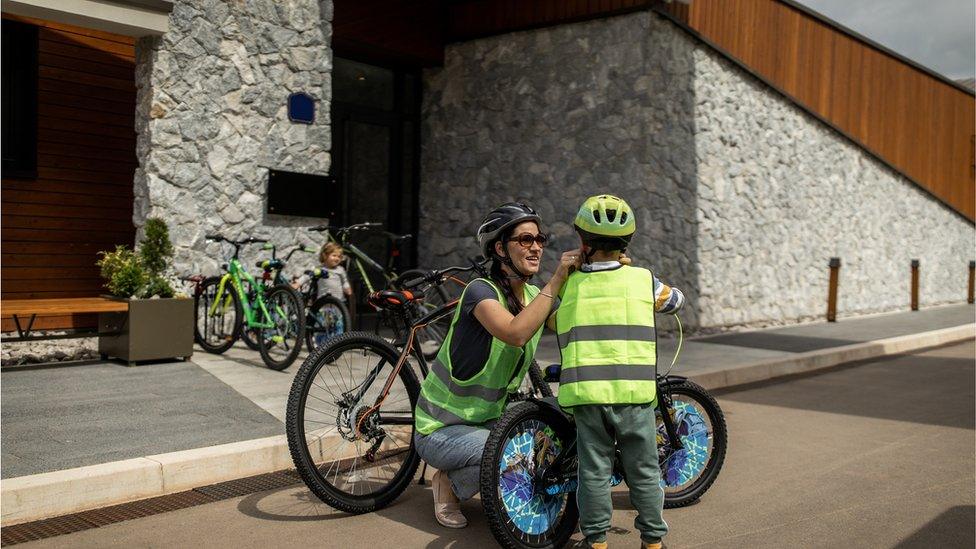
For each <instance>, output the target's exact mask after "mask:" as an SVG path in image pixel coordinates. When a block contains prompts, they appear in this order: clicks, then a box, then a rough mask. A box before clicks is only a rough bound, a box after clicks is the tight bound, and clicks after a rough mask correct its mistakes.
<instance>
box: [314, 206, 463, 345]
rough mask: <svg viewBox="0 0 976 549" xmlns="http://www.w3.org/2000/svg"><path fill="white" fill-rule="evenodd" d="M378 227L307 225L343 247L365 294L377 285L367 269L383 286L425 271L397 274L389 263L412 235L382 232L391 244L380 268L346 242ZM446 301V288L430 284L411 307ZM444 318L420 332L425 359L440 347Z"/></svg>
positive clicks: (432, 306) (435, 305)
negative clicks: (379, 276)
mask: <svg viewBox="0 0 976 549" xmlns="http://www.w3.org/2000/svg"><path fill="white" fill-rule="evenodd" d="M380 226H381V224H380V223H374V222H369V223H357V224H355V225H350V226H348V227H330V226H329V225H319V226H316V227H311V228H309V229H308V230H309V231H313V232H324V233H325V237H326V240H327V241H330V242H335V243H336V244H338V245H339V246H341V247H342V248H343V249H344V250H346V251H347V252H348V253H349V255H350V256H351V257H350V258H348V262H349V265H350V267H354V268H355V271H356V273H357V274H358V275H359V277H360V279H361V280H362V283H363V285H364V286H365V290H366V292H367V295H372V294H373V293H375V292H376V291H377V290H379V289H380V287H378V286H377V285H375V284H374V283H373V280H372V279H371V278H370V276H369V272H368V270H367V267H368V268H369V270H372V271H376V272H378V273H380V275H381V276H382V277H383V287H392V288H400V287H402V286H403V284H404V283H405V282H406V281H408V280H413V279H418V278H421V277H423V276H424V275H425V274H426V271H423V270H421V269H408V270H405V271H403V272H401V273H397V272H396V271H395V270H394V268H393V263H394V260H395V258H396V257H397V256H398V255H399V253H398V246H399V245H401V244H403V243H405V242H406V241H407V240H409V239H411V238H413V236H412V235H409V234H406V235H396V234H393V233H389V232H385V231H384V233H383V234H384V235H385V236H386V237H387V238H389V239H390V241H391V243H392V247H391V252H390V256H389V258H388V260H387V264H386V266H385V267H384V266H383V265H380V264H379V262H377V261H376V260H374V259H373V258H371V257H370V256H369V255H368V254H366V252H364V251H363V250H362V249H360V248H359V247H358V246H356V245H355V244H353V243H352V242H350V240H349V238H350V234H352V233H355V232H358V231H368V230H374V229H377V228H379V227H380ZM348 270H349V271H350V272H352V271H353V269H352V268H349V269H348ZM448 301H450V298H449V295H448V293H447V291H446V290H445V289H444V288H443V287H441V285H432V286H431V287H430V288H428V289H427V290H426V291H425V294H424V299H423V300H422V301H417V302H415V303H413V304H412V305H411V306H412V307H415V308H418V311H417V313H418V314H419V313H421V311H420V309H424V310H426V312H431V311H433V310H435V309H437V308H438V307H440V306H441V305H443V304H445V303H447V302H448ZM384 320H385V321H386V323H387V324H388V325H390V327H392V328H394V329H396V328H397V326H396V323H395V322H392V321H390V320H389V319H384ZM448 324H449V323H447V322H446V321H441V322H435V323H433V324H431V325H429V326H427V327H425V328H424V330H423V331H422V332H421V334H420V335H421V348H422V349H423V352H424V356H425V358H427V359H428V360H433V359H434V357H436V356H437V351H438V350H440V345H441V343H442V342H443V341H444V338H445V337H447V329H448V327H449V325H448Z"/></svg>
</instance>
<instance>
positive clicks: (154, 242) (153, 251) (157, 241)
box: [139, 217, 173, 291]
mask: <svg viewBox="0 0 976 549" xmlns="http://www.w3.org/2000/svg"><path fill="white" fill-rule="evenodd" d="M143 229H144V231H145V237H144V238H143V239H142V242H140V243H139V255H140V256H141V257H142V264H143V265H144V266H145V267H146V271H148V272H149V274H150V275H151V276H161V275H162V274H163V271H165V270H166V266H167V264H168V263H169V259H170V258H171V257H173V245H172V244H171V243H170V241H169V228H168V227H166V222H165V221H163V220H162V219H159V218H158V217H151V218H149V219H147V220H146V226H145V227H144V228H143ZM170 291H172V290H170Z"/></svg>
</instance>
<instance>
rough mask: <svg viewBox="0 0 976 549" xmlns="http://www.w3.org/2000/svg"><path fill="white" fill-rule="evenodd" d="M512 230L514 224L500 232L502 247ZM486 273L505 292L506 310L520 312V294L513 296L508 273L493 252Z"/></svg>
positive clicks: (521, 307) (513, 291) (514, 312)
mask: <svg viewBox="0 0 976 549" xmlns="http://www.w3.org/2000/svg"><path fill="white" fill-rule="evenodd" d="M537 224H538V223H537ZM514 231H515V226H512V227H509V228H508V229H507V230H505V231H504V232H503V233H502V235H501V238H500V239H499V241H500V242H501V243H502V247H504V246H505V244H506V242H507V241H508V239H509V238H511V236H512V233H513V232H514ZM492 246H494V244H492ZM506 254H507V251H506ZM488 274H490V275H491V279H492V281H494V282H495V283H496V284H498V285H499V286H500V287H501V289H502V292H503V293H504V294H505V300H506V301H508V312H510V313H512V314H513V315H517V314H519V313H521V312H522V309H523V308H524V307H523V306H522V298H521V296H519V297H516V296H515V290H513V289H512V283H511V280H510V279H509V275H508V274H506V273H505V271H503V270H502V262H501V260H499V259H498V257H497V256H496V255H495V254H492V258H491V267H490V269H489V273H488Z"/></svg>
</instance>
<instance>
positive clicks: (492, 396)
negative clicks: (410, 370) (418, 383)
mask: <svg viewBox="0 0 976 549" xmlns="http://www.w3.org/2000/svg"><path fill="white" fill-rule="evenodd" d="M430 371H432V372H434V375H436V376H437V379H439V380H441V383H443V384H444V386H445V387H447V390H448V391H450V392H451V394H452V395H455V396H459V397H478V398H480V399H482V400H487V401H488V402H496V401H498V400H501V399H503V398H505V396H506V395H507V394H508V391H507V388H506V387H503V388H501V389H492V388H491V387H485V386H484V385H458V384H457V383H456V382H455V381H454V380H453V379H451V374H450V372H448V371H447V368H446V367H445V366H444V365H443V364H441V363H440V361H439V360H435V361H434V362H433V363H432V364H431V365H430Z"/></svg>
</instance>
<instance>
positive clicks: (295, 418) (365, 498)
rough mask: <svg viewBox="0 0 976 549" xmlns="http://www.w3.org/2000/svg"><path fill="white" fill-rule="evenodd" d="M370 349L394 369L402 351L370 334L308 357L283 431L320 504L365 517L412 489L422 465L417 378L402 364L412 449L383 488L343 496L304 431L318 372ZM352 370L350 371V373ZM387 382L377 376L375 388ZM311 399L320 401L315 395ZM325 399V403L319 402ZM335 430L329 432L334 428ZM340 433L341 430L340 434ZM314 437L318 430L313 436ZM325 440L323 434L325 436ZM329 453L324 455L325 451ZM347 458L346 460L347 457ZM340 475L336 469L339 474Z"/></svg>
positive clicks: (335, 342) (345, 338) (342, 339)
mask: <svg viewBox="0 0 976 549" xmlns="http://www.w3.org/2000/svg"><path fill="white" fill-rule="evenodd" d="M361 349H367V350H370V351H372V352H374V353H376V354H377V355H378V356H380V357H381V358H382V359H383V360H385V363H382V362H381V363H379V364H378V365H380V364H385V365H387V366H388V365H392V364H396V361H397V359H398V356H399V352H398V351H397V350H396V349H394V348H393V346H392V345H390V344H389V343H388V342H387V341H386V340H384V339H383V338H380V337H379V336H376V335H374V334H371V333H368V332H347V333H345V334H341V335H338V336H336V337H334V338H332V339H330V340H329V342H328V343H326V344H325V345H323V346H321V347H319V348H317V349H315V350H314V351H313V352H312V353H311V354H310V355H309V356H308V358H306V359H305V361H304V362H303V363H302V366H301V368H299V370H298V373H297V374H296V375H295V380H294V381H293V382H292V386H291V390H290V391H289V393H288V406H287V409H286V414H285V431H286V434H287V438H288V449H289V451H290V452H291V457H292V461H293V462H294V463H295V467H296V469H297V470H298V473H299V475H300V476H301V478H302V480H303V481H304V482H305V485H306V486H308V488H309V489H310V490H311V491H312V493H313V494H315V495H316V496H317V497H318V498H319V499H320V500H322V501H323V502H325V503H326V504H328V505H330V506H331V507H333V508H335V509H338V510H340V511H344V512H346V513H353V514H362V513H369V512H372V511H375V510H377V509H381V508H383V507H385V506H386V505H388V504H389V503H391V502H392V501H393V500H395V499H396V498H397V497H398V496H399V495H400V494H401V493H403V491H404V490H405V489H406V488H407V486H408V485H409V484H410V481H411V480H412V479H413V477H414V474H415V473H416V472H417V467H418V466H419V465H420V456H419V455H418V454H417V451H416V449H415V448H414V446H413V430H414V428H413V422H412V415H413V410H414V408H415V407H416V405H417V397H418V395H419V394H420V383H419V382H418V381H417V376H416V375H415V374H414V372H413V370H412V369H411V368H410V367H409V364H404V366H403V367H402V368H401V369H400V373H399V379H400V381H401V382H402V383H403V387H404V389H405V391H406V393H407V397H408V402H409V406H410V410H409V413H410V415H411V422H410V427H409V429H410V436H409V450H408V451H407V455H406V457H405V460H404V462H403V465H402V466H401V467H400V469H399V470H398V471H397V472H396V474H395V475H394V476H393V477H392V478H391V479H390V480H389V482H387V483H386V484H385V485H383V486H382V487H380V488H379V489H378V490H376V491H373V492H371V493H369V494H356V493H349V492H347V491H344V490H342V489H340V488H338V487H337V486H335V485H334V484H333V483H332V482H329V480H328V478H327V477H328V476H330V475H331V465H330V468H329V469H328V470H326V474H325V475H324V476H323V475H322V471H321V470H320V468H319V467H320V466H316V464H315V460H314V458H313V456H312V454H311V452H310V451H309V448H308V443H307V442H306V441H307V440H308V437H309V436H310V435H309V433H307V432H306V428H305V426H306V418H305V410H306V403H307V400H308V399H309V396H310V391H311V389H312V388H313V387H320V386H319V385H318V384H316V383H315V381H316V379H322V378H323V377H322V376H320V372H321V371H322V370H323V369H325V368H336V367H339V368H341V367H342V366H341V364H340V365H338V366H336V361H337V360H340V358H341V357H342V355H343V352H344V351H351V350H361ZM350 371H351V370H350ZM386 379H387V378H385V377H383V376H382V375H380V376H377V377H376V378H375V379H374V381H373V385H377V386H378V387H379V388H382V386H383V384H384V383H385V381H386ZM312 398H313V399H317V397H315V396H314V395H312ZM317 400H321V399H317ZM340 414H341V412H339V411H337V412H336V417H337V421H336V425H337V426H338V425H339V419H338V418H339V417H341V416H340ZM330 428H331V427H330ZM337 431H338V429H337ZM311 432H314V429H313V430H312V431H311ZM322 436H324V434H323V435H322ZM322 453H323V454H325V451H323V452H322ZM346 459H348V458H346ZM337 476H338V470H337Z"/></svg>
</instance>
